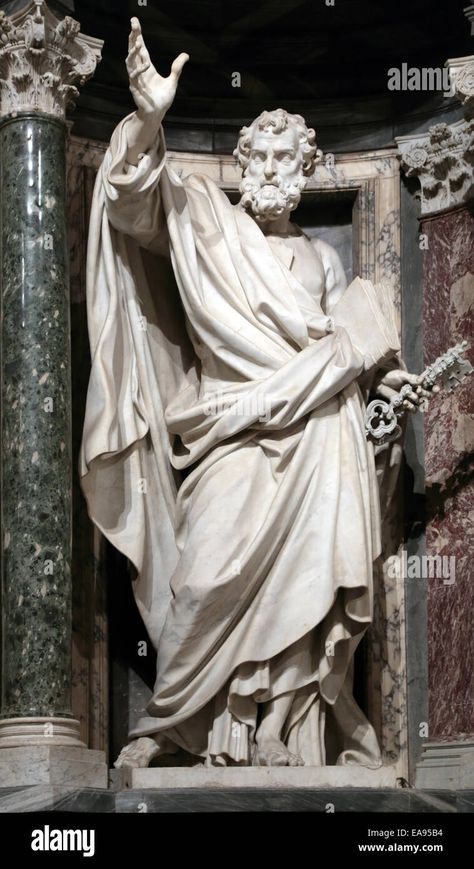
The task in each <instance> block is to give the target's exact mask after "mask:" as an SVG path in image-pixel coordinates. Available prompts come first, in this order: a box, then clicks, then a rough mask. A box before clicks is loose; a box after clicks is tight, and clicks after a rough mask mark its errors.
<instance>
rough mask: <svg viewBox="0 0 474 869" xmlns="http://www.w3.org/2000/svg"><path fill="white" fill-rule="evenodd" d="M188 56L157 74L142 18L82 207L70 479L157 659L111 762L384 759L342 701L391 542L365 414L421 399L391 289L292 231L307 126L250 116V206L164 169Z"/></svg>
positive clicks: (246, 152) (243, 145)
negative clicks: (84, 296) (114, 117)
mask: <svg viewBox="0 0 474 869" xmlns="http://www.w3.org/2000/svg"><path fill="white" fill-rule="evenodd" d="M187 60H188V56H187V55H186V54H180V55H179V57H178V58H177V59H176V60H175V61H174V63H173V65H172V68H171V73H170V75H169V76H168V77H167V78H163V77H161V76H160V75H159V74H158V72H157V71H156V69H155V68H154V66H153V64H152V63H151V61H150V57H149V54H148V51H147V49H146V47H145V43H144V40H143V37H142V34H141V29H140V25H139V23H138V21H137V19H132V31H131V34H130V42H129V54H128V58H127V69H128V73H129V78H130V89H131V92H132V95H133V98H134V101H135V103H136V111H135V112H134V113H132V114H130V115H129V116H128V117H126V118H125V119H124V120H123V121H122V122H121V123H120V124H119V125H118V127H117V128H116V130H115V131H114V133H113V136H112V139H111V143H110V147H109V149H108V151H107V153H106V156H105V159H104V162H103V165H102V167H101V169H100V171H99V173H98V177H97V182H96V187H95V192H94V198H93V205H92V212H91V222H90V236H89V248H88V266H87V282H88V287H87V292H88V311H89V333H90V343H91V351H92V370H91V377H90V385H89V392H88V399H87V408H86V417H85V425H84V437H83V444H82V451H81V479H82V485H83V490H84V493H85V496H86V499H87V502H88V507H89V512H90V515H91V517H92V519H93V521H94V522H95V523H96V524H97V526H98V527H99V528H100V529H101V531H102V532H103V534H104V535H105V536H106V537H107V538H108V539H109V540H110V541H111V542H112V543H113V544H114V545H115V546H116V547H117V548H118V549H119V550H120V551H121V552H122V553H124V554H125V555H126V556H127V558H128V559H129V560H130V562H131V563H132V565H133V566H134V568H135V572H136V579H135V580H134V592H135V596H136V601H137V604H138V607H139V609H140V612H141V614H142V617H143V619H144V622H145V624H146V627H147V629H148V633H149V635H150V638H151V640H152V642H153V643H154V644H155V646H156V649H157V674H156V683H155V687H154V693H153V696H152V698H151V700H150V702H149V704H148V708H147V715H146V716H144V717H143V718H141V719H140V720H139V721H138V723H137V725H136V727H135V728H134V729H133V731H132V732H131V733H130V738H131V742H130V744H129V745H128V746H126V747H125V748H124V750H123V751H122V753H121V755H120V757H119V759H118V760H117V762H116V766H119V767H120V766H132V767H133V766H147V765H148V764H149V763H150V761H151V760H152V759H153V758H155V757H156V756H158V755H160V754H169V753H173V752H176V751H177V750H179V749H184V750H185V751H186V752H188V753H189V754H190V755H191V756H194V758H195V762H199V761H201V762H203V763H205V764H207V765H215V766H217V765H227V764H241V765H252V764H254V765H261V766H266V765H268V766H272V765H283V766H286V765H289V766H300V765H302V764H306V765H310V766H311V765H316V766H320V765H326V764H335V763H337V764H349V763H359V764H363V765H365V766H368V767H373V768H375V767H377V766H379V765H380V764H381V755H380V750H379V746H378V744H377V739H376V735H375V732H374V730H373V728H372V726H371V724H370V723H369V721H368V720H367V719H366V717H365V715H364V714H363V713H362V711H361V709H360V708H359V707H358V705H357V703H356V702H355V700H354V697H353V694H352V670H353V658H354V653H355V650H356V648H357V645H358V644H359V642H360V640H361V638H362V637H363V635H364V632H365V631H366V629H367V627H368V625H369V624H370V622H371V616H372V601H373V580H372V572H373V562H374V560H375V559H376V558H377V557H378V556H379V554H380V524H381V517H380V503H379V488H378V485H379V484H378V479H377V470H376V459H375V455H374V447H373V445H372V444H371V443H369V442H368V441H367V439H366V436H365V429H364V413H365V407H366V403H367V400H368V397H369V392H370V394H371V396H373V397H374V396H377V395H378V396H382V397H384V398H387V399H390V398H391V397H392V396H393V395H394V394H395V393H396V392H397V390H399V389H401V388H402V387H403V386H405V385H409V387H410V388H409V389H408V390H407V391H406V392H407V394H406V395H405V403H406V406H409V407H411V408H415V407H416V406H417V405H418V403H419V402H420V401H421V400H423V398H426V397H427V396H428V395H429V390H425V389H423V388H421V387H420V383H419V378H418V377H417V376H416V375H414V374H410V373H408V372H407V371H405V370H404V369H403V367H402V363H401V362H400V359H399V357H398V351H399V345H398V338H397V335H396V332H395V335H394V326H393V322H392V321H391V319H390V317H391V315H390V311H389V305H390V302H389V300H387V299H386V298H383V297H384V291H383V289H382V288H374V287H373V286H372V285H370V284H369V282H367V281H362V282H359V283H358V284H357V282H356V284H354V285H351V287H350V288H346V280H345V276H344V272H343V269H342V265H341V262H340V259H339V256H338V255H337V253H336V251H335V250H334V249H333V248H332V247H331V246H330V245H328V244H327V243H325V242H323V241H321V240H318V239H310V238H308V237H307V236H306V235H305V234H304V232H303V231H302V230H301V229H300V228H299V227H298V225H297V224H296V223H295V222H294V221H292V220H290V215H291V213H292V212H293V211H294V210H295V209H296V207H297V205H298V203H299V201H300V198H301V194H302V191H303V189H304V187H305V184H306V182H307V179H308V178H309V177H310V176H311V174H312V173H313V171H314V167H315V163H316V160H317V159H318V157H319V156H320V152H318V150H317V146H316V142H315V132H314V130H311V129H308V128H307V126H306V124H305V122H304V120H303V118H302V117H301V116H299V115H292V114H288V113H287V112H285V111H283V110H282V109H277V110H276V111H264V112H262V114H261V115H260V116H259V117H258V118H256V119H255V120H254V121H253V123H252V124H250V126H249V127H244V128H243V129H242V131H241V133H240V137H239V141H238V146H237V149H236V152H235V154H236V157H237V160H238V161H239V163H240V166H241V167H242V169H243V178H242V183H241V187H240V192H241V199H240V202H239V204H238V205H232V204H231V203H230V202H229V200H228V198H227V197H226V195H225V194H224V193H223V192H222V191H221V190H220V189H219V188H218V187H217V186H216V185H215V184H214V182H213V181H211V180H210V179H209V178H206V177H205V176H204V175H195V174H191V175H190V176H189V177H186V178H185V179H182V178H180V177H178V176H177V175H176V173H174V172H173V171H172V170H171V169H170V168H169V166H167V161H166V146H165V139H164V134H163V130H162V121H163V118H164V116H165V114H166V112H167V110H168V109H169V107H170V106H171V104H172V102H173V98H174V95H175V92H176V88H177V84H178V80H179V77H180V74H181V71H182V69H183V66H184V64H185V63H186V61H187ZM385 295H386V294H385ZM366 304H367V305H368V306H369V307H368V308H367V310H369V311H372V315H368V314H367V310H366V309H365V308H364V305H366ZM389 448H390V447H389Z"/></svg>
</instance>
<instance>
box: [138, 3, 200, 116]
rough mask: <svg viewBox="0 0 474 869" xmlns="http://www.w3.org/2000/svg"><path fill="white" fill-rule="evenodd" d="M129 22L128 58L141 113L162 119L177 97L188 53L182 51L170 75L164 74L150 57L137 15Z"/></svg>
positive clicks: (139, 112)
mask: <svg viewBox="0 0 474 869" xmlns="http://www.w3.org/2000/svg"><path fill="white" fill-rule="evenodd" d="M130 23H131V26H132V29H131V31H130V36H129V40H128V55H127V59H126V66H127V72H128V77H129V82H130V91H131V94H132V96H133V99H134V101H135V105H136V107H137V111H138V114H139V115H141V116H142V117H147V118H153V119H154V120H155V121H156V122H157V123H161V121H162V119H163V117H164V116H165V114H166V112H167V111H168V109H169V107H170V106H171V104H172V102H173V100H174V97H175V94H176V89H177V87H178V81H179V77H180V75H181V72H182V69H183V66H184V64H185V63H186V61H188V60H189V55H188V54H184V53H182V54H180V55H179V56H178V57H177V58H176V59H175V60H174V61H173V64H172V67H171V72H170V74H169V76H168V77H167V78H163V76H161V75H160V74H159V72H157V70H156V69H155V67H154V66H153V64H152V62H151V60H150V55H149V53H148V49H147V47H146V45H145V42H144V39H143V36H142V31H141V27H140V22H139V20H138V18H132V19H131V22H130Z"/></svg>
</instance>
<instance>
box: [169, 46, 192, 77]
mask: <svg viewBox="0 0 474 869" xmlns="http://www.w3.org/2000/svg"><path fill="white" fill-rule="evenodd" d="M188 60H189V54H186V52H184V51H183V52H181V54H179V55H178V57H176V58H175V59H174V60H173V63H172V64H171V76H172V77H173V78H176V79H178V78H179V77H180V75H181V73H182V71H183V66H184V64H185V63H187V62H188Z"/></svg>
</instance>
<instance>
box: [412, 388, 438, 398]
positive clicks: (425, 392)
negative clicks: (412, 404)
mask: <svg viewBox="0 0 474 869" xmlns="http://www.w3.org/2000/svg"><path fill="white" fill-rule="evenodd" d="M438 390H439V387H436V391H438ZM416 391H417V393H418V395H420V396H421V398H431V392H430V390H429V389H424V387H423V386H417V387H416ZM433 391H434V390H433Z"/></svg>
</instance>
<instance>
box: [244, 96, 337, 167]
mask: <svg viewBox="0 0 474 869" xmlns="http://www.w3.org/2000/svg"><path fill="white" fill-rule="evenodd" d="M290 123H291V124H294V125H295V127H296V130H297V133H298V136H299V140H300V147H301V150H302V152H303V169H302V171H303V175H306V176H307V177H308V176H309V175H312V174H313V172H314V168H315V166H316V163H319V162H320V160H321V159H322V156H323V152H322V151H321V150H320V149H319V148H318V147H317V145H316V133H315V131H314V130H313V129H311V128H310V127H307V126H306V122H305V119H304V118H303V117H301V115H292V114H290V113H289V112H286V111H285V109H274V111H272V112H267V111H264V112H262V113H261V114H260V115H259V116H258V118H255V120H254V121H252V123H251V124H250V126H248V127H242V129H241V131H240V133H239V139H238V142H237V147H236V149H235V150H234V157H236V158H237V160H238V163H239V165H240V167H241V168H242V170H244V171H245V169H246V168H247V166H248V164H249V161H250V149H251V144H252V136H253V134H254V132H255V130H270V129H271V130H272V132H273V133H275V134H278V133H282V132H283V131H284V130H286V129H287V128H288V126H289V124H290Z"/></svg>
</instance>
